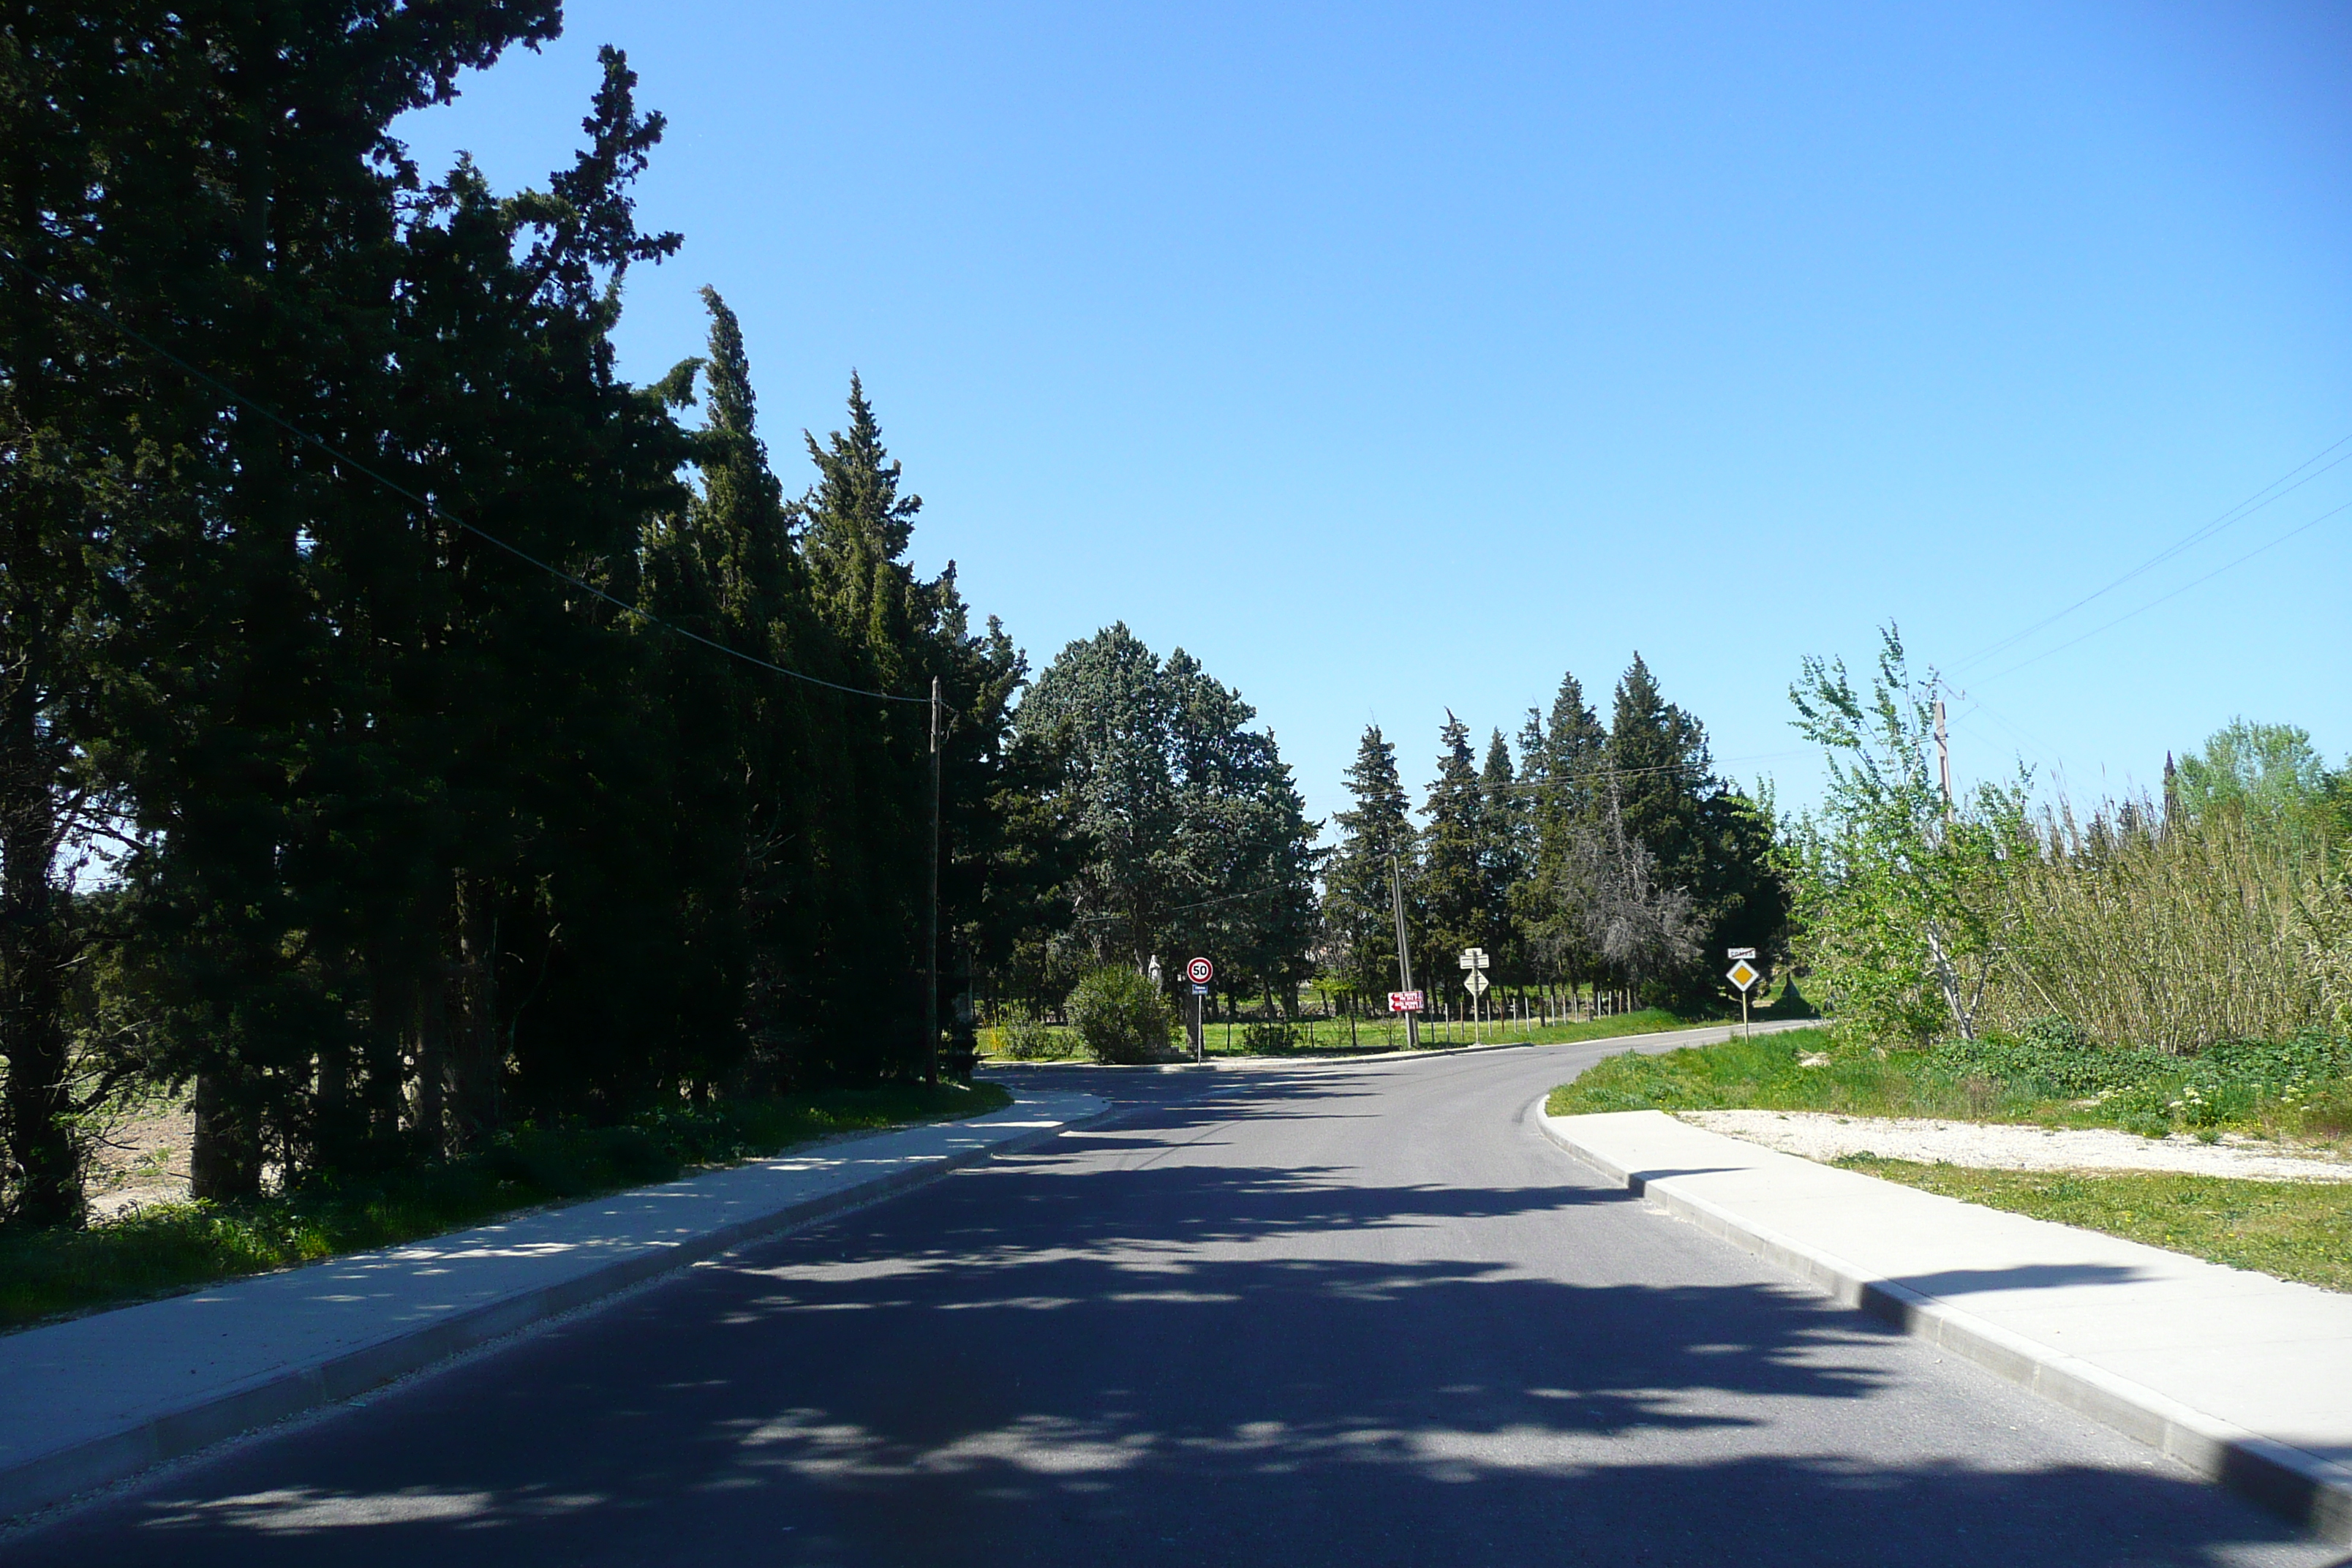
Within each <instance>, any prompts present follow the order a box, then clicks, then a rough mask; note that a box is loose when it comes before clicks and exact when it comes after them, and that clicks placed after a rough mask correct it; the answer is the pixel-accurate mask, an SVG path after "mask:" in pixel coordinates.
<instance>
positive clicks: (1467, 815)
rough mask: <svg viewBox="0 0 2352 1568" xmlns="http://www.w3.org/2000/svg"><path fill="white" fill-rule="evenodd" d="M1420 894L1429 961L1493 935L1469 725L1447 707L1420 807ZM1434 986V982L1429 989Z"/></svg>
mask: <svg viewBox="0 0 2352 1568" xmlns="http://www.w3.org/2000/svg"><path fill="white" fill-rule="evenodd" d="M1422 816H1423V820H1424V822H1425V823H1426V824H1427V826H1426V828H1425V830H1424V832H1423V836H1422V857H1421V896H1422V900H1423V907H1424V908H1425V909H1426V910H1427V911H1428V920H1429V944H1430V950H1431V951H1430V960H1429V967H1430V969H1431V973H1433V974H1434V973H1435V972H1436V970H1437V968H1438V967H1439V966H1440V964H1441V963H1442V964H1444V965H1445V966H1450V965H1452V963H1454V955H1455V954H1457V953H1458V952H1461V951H1462V950H1463V949H1464V948H1466V947H1484V946H1487V945H1489V944H1490V943H1491V942H1494V941H1495V939H1496V931H1495V929H1494V926H1495V918H1494V917H1495V911H1494V910H1491V909H1490V908H1489V907H1488V906H1487V902H1486V868H1485V867H1484V865H1483V864H1482V863H1481V857H1480V850H1481V847H1483V845H1484V844H1485V842H1486V808H1485V802H1484V801H1483V799H1482V798H1481V795H1480V791H1479V787H1478V770H1477V765H1476V763H1475V761H1474V760H1473V758H1472V755H1471V751H1470V727H1469V726H1468V725H1466V724H1465V723H1463V722H1462V721H1461V720H1459V719H1456V718H1455V717H1454V714H1453V711H1452V710H1447V712H1446V715H1445V723H1444V728H1442V729H1441V730H1440V731H1438V752H1437V777H1436V779H1435V781H1434V782H1433V783H1432V784H1430V786H1429V796H1428V799H1427V801H1426V802H1425V803H1424V805H1423V807H1422ZM1433 988H1434V987H1432V989H1433Z"/></svg>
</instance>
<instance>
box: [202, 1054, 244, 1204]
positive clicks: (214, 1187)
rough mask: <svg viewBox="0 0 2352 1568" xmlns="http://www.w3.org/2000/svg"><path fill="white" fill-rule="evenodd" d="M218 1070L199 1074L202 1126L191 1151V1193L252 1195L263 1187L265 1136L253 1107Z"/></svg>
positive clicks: (234, 1196) (238, 1196) (229, 1196)
mask: <svg viewBox="0 0 2352 1568" xmlns="http://www.w3.org/2000/svg"><path fill="white" fill-rule="evenodd" d="M236 1099H237V1097H236V1095H234V1094H232V1093H231V1092H230V1090H229V1086H228V1085H227V1084H226V1083H225V1082H223V1080H222V1079H221V1076H220V1075H219V1074H217V1073H205V1074H202V1075H200V1076H199V1077H198V1078H197V1079H196V1104H195V1111H196V1130H195V1137H194V1141H193V1142H192V1144H191V1146H190V1148H189V1151H188V1194H189V1195H190V1196H191V1197H198V1198H212V1199H224V1198H249V1197H255V1196H257V1195H259V1194H260V1192H261V1139H260V1137H259V1136H258V1135H257V1131H256V1130H255V1128H254V1125H253V1118H252V1112H251V1110H250V1109H249V1108H247V1107H245V1106H241V1105H239V1104H237V1103H236Z"/></svg>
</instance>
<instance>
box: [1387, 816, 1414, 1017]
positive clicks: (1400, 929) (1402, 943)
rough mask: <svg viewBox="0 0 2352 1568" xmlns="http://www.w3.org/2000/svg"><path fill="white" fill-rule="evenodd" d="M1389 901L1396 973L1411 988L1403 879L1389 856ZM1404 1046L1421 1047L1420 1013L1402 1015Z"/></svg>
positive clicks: (1409, 1012)
mask: <svg viewBox="0 0 2352 1568" xmlns="http://www.w3.org/2000/svg"><path fill="white" fill-rule="evenodd" d="M1389 901H1390V903H1391V904H1392V905H1393V906H1394V907H1395V909H1396V931H1397V974H1398V975H1399V977H1400V978H1402V980H1403V982H1404V984H1403V986H1402V989H1403V990H1406V991H1411V990H1412V943H1411V942H1408V941H1407V940H1406V939H1405V934H1404V881H1403V879H1402V877H1401V876H1399V874H1398V872H1397V858H1396V857H1395V856H1394V855H1391V856H1390V857H1389ZM1404 1047H1405V1049H1407V1050H1409V1051H1417V1050H1419V1049H1421V1015H1420V1014H1418V1013H1415V1012H1411V1011H1408V1012H1407V1013H1406V1014H1405V1016H1404Z"/></svg>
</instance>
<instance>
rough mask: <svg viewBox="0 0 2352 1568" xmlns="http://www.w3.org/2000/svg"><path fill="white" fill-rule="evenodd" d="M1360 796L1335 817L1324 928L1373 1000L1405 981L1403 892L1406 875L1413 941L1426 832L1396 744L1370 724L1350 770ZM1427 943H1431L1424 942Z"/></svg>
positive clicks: (1354, 980)
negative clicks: (1399, 935) (1398, 885)
mask: <svg viewBox="0 0 2352 1568" xmlns="http://www.w3.org/2000/svg"><path fill="white" fill-rule="evenodd" d="M1347 784H1348V794H1349V798H1350V799H1351V800H1352V801H1353V802H1354V804H1353V805H1350V806H1349V808H1348V809H1347V810H1345V811H1343V812H1340V813H1339V816H1338V817H1337V818H1336V819H1335V820H1336V821H1337V823H1338V825H1339V845H1338V847H1336V849H1335V850H1334V851H1333V853H1332V856H1331V860H1330V864H1329V867H1328V870H1327V871H1326V873H1325V876H1324V881H1323V930H1324V940H1325V942H1326V944H1327V951H1328V953H1329V954H1330V960H1329V967H1330V968H1331V970H1332V972H1333V974H1334V977H1335V978H1337V979H1338V980H1339V982H1340V983H1341V984H1344V985H1345V986H1347V988H1348V989H1349V991H1351V992H1353V993H1354V994H1356V995H1357V996H1358V997H1359V998H1360V999H1363V1000H1364V1001H1365V1002H1366V1003H1368V1004H1369V1002H1370V999H1371V998H1374V997H1378V996H1380V995H1381V994H1382V993H1384V992H1387V991H1391V990H1394V989H1395V988H1396V987H1397V986H1399V985H1400V984H1402V971H1401V970H1400V969H1399V967H1398V965H1397V951H1396V914H1395V904H1394V898H1395V893H1394V891H1392V890H1391V886H1390V877H1391V866H1393V867H1394V868H1395V872H1394V874H1395V875H1396V876H1397V877H1398V878H1399V879H1401V880H1402V891H1403V893H1404V896H1405V900H1406V927H1407V937H1408V940H1410V938H1411V934H1412V931H1413V930H1414V929H1415V928H1417V927H1418V926H1419V925H1420V924H1421V922H1420V921H1419V920H1418V919H1417V914H1418V903H1417V894H1418V889H1419V882H1418V879H1417V877H1416V876H1415V871H1416V858H1417V852H1418V840H1419V835H1418V834H1416V833H1415V832H1414V831H1413V826H1412V806H1411V804H1410V803H1409V802H1408V801H1407V799H1406V797H1405V793H1404V784H1403V782H1402V780H1401V779H1400V778H1399V777H1398V776H1397V763H1396V747H1395V746H1394V745H1393V744H1391V742H1389V740H1388V739H1387V738H1386V737H1385V736H1383V735H1382V734H1381V728H1380V726H1379V725H1377V724H1371V725H1367V726H1366V727H1365V729H1364V736H1363V739H1362V741H1361V742H1359V743H1358V745H1357V747H1356V760H1355V762H1354V763H1351V764H1349V768H1348V774H1347ZM1424 945H1425V944H1424Z"/></svg>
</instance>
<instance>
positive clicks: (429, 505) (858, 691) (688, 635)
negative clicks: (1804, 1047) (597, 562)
mask: <svg viewBox="0 0 2352 1568" xmlns="http://www.w3.org/2000/svg"><path fill="white" fill-rule="evenodd" d="M0 260H5V261H6V262H7V263H8V264H9V265H10V266H11V267H14V268H16V269H17V270H18V271H20V272H22V273H24V274H25V276H26V277H27V278H30V279H32V280H33V281H34V283H35V284H36V285H37V286H38V287H39V288H41V289H44V290H46V291H47V292H48V293H50V294H52V295H54V296H56V297H57V298H58V299H59V300H63V301H64V302H65V303H67V304H68V305H70V306H73V307H74V308H75V309H77V310H84V311H87V312H88V313H89V314H90V315H92V316H94V317H96V318H97V319H98V320H99V321H101V322H103V323H104V324H105V325H106V326H107V328H108V329H109V330H110V331H114V332H117V333H120V334H121V336H123V337H125V338H127V339H129V340H130V341H131V342H134V343H137V344H138V345H139V346H140V347H141V348H143V349H145V350H146V351H147V352H148V353H152V354H153V355H154V356H155V357H157V358H158V359H161V360H163V361H164V362H165V363H169V364H171V365H173V366H174V367H176V368H177V369H178V370H179V371H180V372H181V373H182V374H185V375H188V376H190V377H192V378H194V380H196V381H199V382H201V383H203V384H205V385H206V386H209V387H211V388H212V389H213V390H214V391H215V392H217V393H219V394H220V395H222V396H224V397H226V398H227V399H228V400H229V401H230V402H232V403H235V404H236V405H238V406H239V407H241V408H248V409H251V410H252V411H253V412H254V413H256V414H257V415H259V416H261V417H262V418H264V419H267V420H268V421H269V422H270V423H271V424H273V425H275V426H278V428H279V429H281V430H284V431H285V432H286V433H287V434H289V435H290V436H292V437H294V438H295V439H296V440H298V441H300V442H303V443H305V444H306V445H309V446H311V447H317V448H318V449H319V450H320V451H321V452H323V453H325V454H326V455H327V457H328V458H330V459H331V460H332V461H334V462H337V463H340V464H341V465H342V466H343V467H345V468H349V469H351V470H352V472H353V473H356V474H359V475H361V476H362V478H365V479H371V480H373V481H374V482H375V483H376V484H378V485H381V486H382V487H383V489H387V490H389V491H391V492H392V493H393V494H394V495H396V496H398V497H400V498H401V499H402V500H405V501H407V502H408V503H409V504H410V505H411V506H415V507H417V508H420V509H422V510H424V511H425V514H426V515H427V516H430V517H434V518H437V519H439V520H440V521H443V522H446V523H447V524H449V525H450V526H451V527H453V528H460V529H463V530H465V531H467V533H470V534H472V535H473V536H474V537H475V538H477V539H479V540H481V541H482V542H485V543H487V544H491V545H495V546H496V547H497V548H499V549H500V550H503V551H505V552H507V553H508V554H509V555H511V556H513V557H514V558H515V559H516V560H518V561H520V562H523V563H526V564H528V565H531V566H536V567H538V568H539V569H540V570H541V572H544V573H546V574H548V575H549V576H551V577H553V578H555V579H556V580H557V581H558V582H562V583H567V584H571V585H572V587H574V588H577V589H579V590H580V591H581V592H582V593H583V594H590V595H594V596H595V597H597V598H599V599H602V600H603V601H604V603H606V604H608V605H612V606H613V607H614V609H617V610H619V611H620V612H622V613H623V614H624V615H628V616H635V617H636V618H637V619H638V620H640V621H643V622H644V623H645V624H646V625H647V626H654V627H656V628H657V629H659V630H661V631H666V632H667V633H669V634H670V635H671V636H673V637H684V638H685V639H686V640H687V641H688V642H695V643H700V644H701V645H702V646H703V647H708V648H713V649H716V650H717V651H719V652H720V653H723V654H725V655H726V656H727V657H728V658H734V659H740V660H741V661H742V662H743V663H745V664H748V665H751V666H753V667H755V668H760V669H764V670H767V671H769V672H771V673H772V674H775V675H781V676H784V677H787V678H788V679H793V680H799V681H805V682H806V683H807V684H809V685H811V686H822V687H824V688H825V689H828V690H832V691H840V692H845V693H847V694H848V695H850V696H852V697H873V698H878V699H880V700H882V701H885V702H919V703H924V704H929V702H930V701H931V699H930V698H929V697H905V696H901V695H899V694H898V692H895V691H875V690H872V689H868V688H866V687H863V686H845V685H843V684H842V683H841V682H840V681H837V680H827V679H824V678H823V677H822V676H815V675H810V674H807V673H805V672H804V671H802V670H797V669H788V668H785V667H784V666H782V665H781V664H775V663H772V662H771V661H769V660H767V659H764V658H760V657H759V656H758V655H757V654H749V653H745V652H743V651H742V650H741V649H740V648H733V647H728V646H727V645H726V644H725V643H723V642H719V641H716V640H714V639H713V638H710V637H704V636H703V635H702V634H701V633H699V632H691V631H688V630H687V629H686V628H685V627H684V626H677V625H674V624H672V623H671V622H668V621H666V620H663V619H662V618H661V617H660V616H656V615H655V614H653V613H652V612H651V611H649V610H645V609H641V608H639V607H638V606H637V605H632V604H630V603H629V602H628V601H627V600H625V599H623V598H620V597H618V596H617V595H613V594H610V593H607V592H605V591H604V589H602V588H599V587H598V586H596V584H593V583H591V582H588V581H586V580H585V579H583V578H581V577H578V576H575V575H573V574H572V573H569V572H566V571H565V570H564V569H563V568H562V567H561V566H557V565H555V564H553V563H551V562H547V561H542V560H541V559H540V558H539V557H538V556H536V555H533V554H532V553H530V552H529V551H527V550H524V549H523V548H521V547H520V545H515V544H509V543H508V542H506V541H505V540H503V539H500V538H499V536H498V535H497V534H495V533H492V532H491V531H489V530H488V529H486V528H483V527H481V526H480V525H479V524H478V523H471V522H468V521H466V520H465V519H464V518H462V517H458V516H456V515H454V514H453V513H451V512H448V511H446V510H443V509H442V508H441V507H440V506H439V505H438V504H437V503H436V502H434V501H431V500H426V499H425V497H423V496H420V495H418V494H417V493H416V492H415V491H414V490H412V489H408V488H407V487H406V486H404V485H402V484H399V483H397V482H395V481H394V480H393V479H388V478H386V477H385V476H384V475H383V474H381V473H378V472H377V471H376V470H375V469H374V468H370V467H369V466H368V465H367V464H365V463H362V462H361V461H360V460H359V459H358V458H354V457H352V456H351V455H350V454H349V453H347V452H344V451H342V450H341V449H340V448H339V447H335V446H333V445H332V444H331V443H330V442H328V441H326V440H325V439H323V438H322V437H318V436H314V435H312V434H311V433H310V431H308V430H305V429H303V428H302V427H301V426H299V425H297V424H295V423H294V422H293V421H292V420H290V419H289V418H287V417H286V416H284V415H281V414H279V413H278V411H277V410H276V409H274V408H271V407H270V406H268V405H267V404H264V403H262V402H260V401H258V400H257V399H255V398H252V397H248V396H247V395H245V394H244V393H241V392H239V391H237V390H236V388H235V387H233V386H231V385H229V384H227V383H226V382H225V381H222V380H221V379H220V378H219V377H217V376H215V375H213V374H209V373H208V372H205V371H203V370H200V369H198V368H197V367H196V366H195V365H193V364H191V363H188V362H187V361H186V360H184V359H182V358H181V357H180V356H179V355H178V354H175V353H173V352H172V351H171V350H169V349H167V348H165V347H163V345H162V344H161V343H158V342H155V341H154V340H153V339H152V338H149V337H147V336H145V335H144V334H143V333H142V332H140V331H138V330H137V329H135V328H132V327H127V326H124V325H123V324H122V323H121V321H116V320H115V319H114V315H113V312H111V311H110V310H107V309H106V307H105V306H103V305H101V304H100V303H99V302H98V301H97V300H90V299H87V298H85V297H83V296H82V295H80V294H78V293H76V292H74V291H73V290H71V289H67V288H66V287H65V286H64V285H62V284H60V283H58V282H57V281H56V280H55V279H51V278H49V277H48V276H47V274H45V273H43V272H41V271H40V270H39V269H38V268H35V267H33V266H31V265H30V264H29V263H27V262H26V261H25V260H23V259H22V258H19V257H18V256H17V255H16V253H15V252H14V251H12V250H10V249H8V248H7V247H5V246H0Z"/></svg>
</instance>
